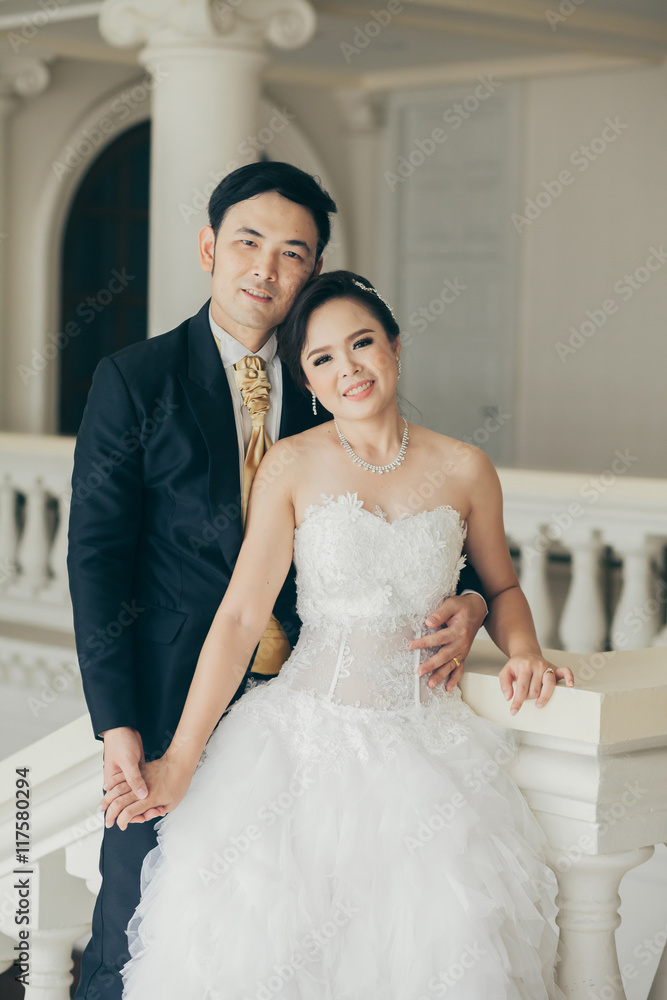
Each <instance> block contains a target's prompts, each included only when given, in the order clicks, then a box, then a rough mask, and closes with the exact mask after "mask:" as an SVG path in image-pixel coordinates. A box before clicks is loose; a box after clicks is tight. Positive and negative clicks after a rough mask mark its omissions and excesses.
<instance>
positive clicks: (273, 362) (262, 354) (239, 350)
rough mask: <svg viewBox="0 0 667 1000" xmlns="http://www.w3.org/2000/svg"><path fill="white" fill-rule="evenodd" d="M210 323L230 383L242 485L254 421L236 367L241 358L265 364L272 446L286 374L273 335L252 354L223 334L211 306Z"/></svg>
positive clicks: (267, 419) (277, 430) (267, 423)
mask: <svg viewBox="0 0 667 1000" xmlns="http://www.w3.org/2000/svg"><path fill="white" fill-rule="evenodd" d="M208 320H209V324H210V326H211V333H212V334H213V336H214V337H215V339H216V342H217V344H218V350H219V351H220V357H221V358H222V363H223V365H224V368H225V373H226V375H227V381H228V382H229V389H230V392H231V394H232V403H233V404H234V419H235V420H236V434H237V439H238V452H239V475H240V482H241V483H243V463H244V460H245V453H246V449H247V447H248V445H249V443H250V435H251V433H252V420H251V419H250V414H249V413H248V407H247V406H246V405H245V403H244V402H243V396H242V395H241V390H240V389H239V388H238V386H237V384H236V379H235V378H234V365H235V364H236V362H237V361H240V360H241V358H247V357H251V358H252V357H256V358H262V360H263V361H265V362H266V376H267V378H268V380H269V383H270V385H271V389H270V390H269V409H268V411H267V413H266V416H265V418H264V428H265V430H266V433H267V434H268V435H269V437H270V438H271V442H272V443H273V442H274V441H277V440H278V435H279V433H280V415H281V412H282V402H283V370H282V366H281V364H280V357H279V355H278V340H277V338H276V334H275V331H274V332H273V333H272V334H271V336H270V337H269V339H268V340H267V342H266V343H265V344H264V346H263V347H261V348H260V349H259V351H257V352H256V353H255V354H253V352H252V351H249V350H248V348H247V347H244V345H243V344H242V343H240V341H238V340H236V339H235V338H234V337H232V335H231V334H230V333H227V331H226V330H223V329H222V327H221V326H218V324H217V323H216V322H215V320H214V319H213V316H212V314H211V307H210V306H209V307H208Z"/></svg>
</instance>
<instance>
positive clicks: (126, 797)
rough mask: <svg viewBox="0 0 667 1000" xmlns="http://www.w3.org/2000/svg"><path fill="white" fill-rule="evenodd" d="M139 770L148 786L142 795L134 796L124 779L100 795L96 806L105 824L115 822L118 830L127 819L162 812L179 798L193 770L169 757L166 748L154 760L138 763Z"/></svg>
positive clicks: (137, 819) (152, 816)
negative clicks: (101, 812)
mask: <svg viewBox="0 0 667 1000" xmlns="http://www.w3.org/2000/svg"><path fill="white" fill-rule="evenodd" d="M141 770H142V772H143V774H144V776H145V778H146V782H147V784H148V786H149V791H148V795H147V796H146V797H145V798H144V799H138V798H137V796H136V795H135V793H134V791H133V790H132V788H130V786H129V785H128V783H127V782H126V781H119V782H118V783H117V784H116V785H114V787H113V788H112V789H110V790H109V791H107V793H106V795H105V796H104V798H103V799H102V801H101V803H100V809H104V810H105V811H106V816H105V820H104V825H105V826H106V827H107V828H108V827H111V826H113V825H114V823H116V824H117V826H118V827H119V828H120V829H121V830H127V827H128V824H129V823H143V822H145V821H146V820H149V819H155V818H156V817H157V816H165V815H166V814H167V813H168V812H171V811H172V810H173V809H175V808H176V806H177V805H178V803H179V802H180V801H181V799H182V798H183V796H184V795H185V793H186V792H187V790H188V788H189V786H190V781H191V780H192V775H193V773H194V770H193V768H191V767H188V766H187V765H185V764H183V763H181V762H180V761H176V760H174V759H172V758H171V757H170V756H169V753H168V752H167V753H166V754H165V755H164V757H160V758H159V759H158V760H153V761H150V762H149V763H148V764H142V765H141Z"/></svg>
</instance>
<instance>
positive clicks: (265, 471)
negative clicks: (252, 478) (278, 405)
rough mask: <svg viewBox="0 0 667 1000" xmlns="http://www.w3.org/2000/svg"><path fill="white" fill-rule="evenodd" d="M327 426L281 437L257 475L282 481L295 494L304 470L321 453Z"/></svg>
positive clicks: (283, 485) (268, 452)
mask: <svg viewBox="0 0 667 1000" xmlns="http://www.w3.org/2000/svg"><path fill="white" fill-rule="evenodd" d="M326 426H327V425H326V424H320V425H319V426H318V427H311V428H309V429H308V430H306V431H302V432H301V433H300V434H292V435H290V436H289V437H284V438H279V439H278V441H276V442H275V443H274V444H272V445H271V447H270V448H269V449H268V451H267V452H266V454H265V455H264V457H263V459H262V461H261V463H260V465H259V468H258V469H257V476H258V477H260V478H264V479H269V480H270V481H272V482H275V483H280V485H281V486H282V487H283V488H284V489H285V490H287V491H289V492H290V493H291V494H292V495H293V493H294V488H295V485H296V484H297V483H298V481H299V479H300V477H301V475H302V474H303V470H304V469H305V468H306V466H307V465H308V464H309V462H311V461H312V459H313V457H315V456H316V455H318V454H319V451H320V449H321V447H322V444H323V443H324V441H325V440H326V437H327V436H326V434H323V433H322V427H326Z"/></svg>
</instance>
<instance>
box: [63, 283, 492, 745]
mask: <svg viewBox="0 0 667 1000" xmlns="http://www.w3.org/2000/svg"><path fill="white" fill-rule="evenodd" d="M208 308H209V303H208V302H207V303H206V304H205V305H204V306H203V307H202V308H201V310H200V311H199V312H198V313H197V315H196V316H194V317H192V318H191V319H189V320H186V321H185V322H184V323H182V324H181V325H180V326H179V327H177V328H176V329H175V330H172V331H171V332H169V333H165V334H162V335H161V336H159V337H154V338H150V339H148V340H146V341H143V342H141V343H139V344H133V345H131V346H130V347H126V348H124V349H123V350H121V351H118V352H116V353H115V354H112V355H111V356H109V357H106V358H103V359H102V360H101V361H100V363H99V364H98V366H97V368H96V369H95V373H94V376H93V383H92V387H91V389H90V393H89V395H88V401H87V404H86V409H85V411H84V415H83V420H82V423H81V427H80V429H79V433H78V436H77V441H76V449H75V453H74V471H73V476H72V505H71V511H70V521H69V549H68V556H67V567H68V572H69V582H70V591H71V595H72V605H73V611H74V630H75V637H76V647H77V653H78V657H79V664H80V667H81V676H82V680H83V687H84V692H85V696H86V701H87V704H88V708H89V711H90V715H91V719H92V724H93V729H94V731H95V734H96V735H97V734H99V733H101V732H102V731H103V730H105V729H112V728H115V727H116V726H131V727H133V728H136V729H138V730H139V732H140V733H141V735H142V739H143V742H144V749H145V752H146V756H147V757H152V756H155V755H160V754H162V753H163V752H164V751H165V750H166V748H167V747H168V745H169V743H170V741H171V738H172V736H173V733H174V730H175V728H176V725H177V724H178V720H179V718H180V715H181V711H182V709H183V705H184V704H185V699H186V696H187V693H188V689H189V686H190V681H191V680H192V676H193V673H194V670H195V667H196V664H197V659H198V657H199V652H200V650H201V647H202V645H203V642H204V639H205V638H206V634H207V632H208V630H209V628H210V625H211V622H212V620H213V617H214V615H215V612H216V610H217V608H218V606H219V604H220V601H221V600H222V598H223V596H224V593H225V590H226V589H227V586H228V584H229V580H230V577H231V575H232V571H233V569H234V564H235V562H236V558H237V556H238V552H239V549H240V547H241V542H242V534H243V529H242V522H241V491H240V481H239V455H238V443H237V433H236V423H235V419H234V410H233V406H232V399H231V393H230V390H229V383H228V381H227V375H226V373H225V370H224V368H223V365H222V362H221V360H220V354H219V351H218V347H217V345H216V343H215V340H214V337H213V334H212V333H211V329H210V325H209V321H208ZM282 374H283V400H282V412H281V421H280V437H287V436H289V435H291V434H297V433H299V432H301V431H303V430H306V429H307V428H308V427H312V426H313V425H314V424H316V423H322V422H323V421H326V420H330V419H331V414H330V413H329V412H328V411H326V410H323V408H322V407H321V406H319V407H318V410H320V411H321V412H320V413H318V415H317V416H316V417H315V416H314V415H313V413H312V408H311V402H310V398H309V397H307V396H306V395H304V393H303V392H302V391H301V390H300V389H299V388H298V387H297V386H296V385H295V383H294V381H293V380H292V378H291V376H290V374H289V372H288V370H287V368H286V366H285V365H284V364H283V366H282ZM466 587H472V588H474V589H477V590H481V587H480V584H479V580H478V578H477V575H476V574H475V572H474V570H472V569H468V568H466V569H465V570H464V571H463V573H462V575H461V580H460V581H459V591H460V590H462V589H465V588H466ZM295 601H296V589H295V578H294V567H293V566H292V568H291V569H290V572H289V574H288V577H287V579H286V580H285V583H284V585H283V587H282V589H281V592H280V595H279V597H278V599H277V601H276V605H275V613H276V616H277V617H278V619H279V621H280V622H281V624H282V626H283V628H284V629H285V631H286V633H287V636H288V638H289V639H290V641H291V642H292V644H294V643H295V642H296V639H297V637H298V634H299V628H300V621H299V618H298V616H297V614H296V608H295Z"/></svg>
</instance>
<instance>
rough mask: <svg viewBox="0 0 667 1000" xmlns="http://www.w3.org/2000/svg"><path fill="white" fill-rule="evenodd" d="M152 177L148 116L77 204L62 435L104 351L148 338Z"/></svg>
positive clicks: (66, 305)
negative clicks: (150, 178)
mask: <svg viewBox="0 0 667 1000" xmlns="http://www.w3.org/2000/svg"><path fill="white" fill-rule="evenodd" d="M149 176H150V122H143V123H141V124H140V125H135V126H134V127H133V128H131V129H128V131H127V132H124V133H123V134H122V135H121V136H119V137H118V138H117V139H116V140H115V141H114V142H112V143H111V144H110V145H109V146H107V147H106V148H105V149H104V150H103V152H102V153H100V155H99V156H98V157H97V159H96V160H95V161H94V162H93V163H92V165H91V167H90V169H89V170H88V172H87V174H86V175H85V177H84V178H83V180H82V182H81V185H80V187H79V190H78V191H77V193H76V196H75V198H74V201H73V203H72V207H71V209H70V212H69V216H68V219H67V224H66V226H65V233H64V238H63V247H62V258H61V314H60V326H59V330H60V331H61V332H64V334H65V337H66V338H67V342H66V343H65V345H64V346H63V348H62V350H61V351H60V380H59V393H60V397H59V413H58V430H59V432H60V433H61V434H76V433H77V431H78V429H79V424H80V423H81V417H82V415H83V410H84V407H85V405H86V398H87V396H88V390H89V389H90V385H91V381H92V376H93V371H94V370H95V367H96V365H97V363H98V361H99V360H100V358H103V357H104V356H105V355H107V354H112V353H113V352H114V351H117V350H119V349H120V348H121V347H125V346H126V345H127V344H134V343H136V342H137V341H139V340H144V339H145V338H146V333H147V305H148V207H149ZM68 324H69V325H68Z"/></svg>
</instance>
